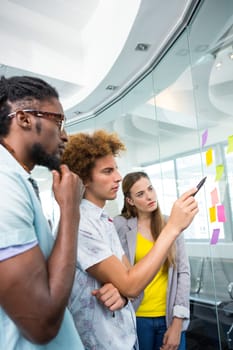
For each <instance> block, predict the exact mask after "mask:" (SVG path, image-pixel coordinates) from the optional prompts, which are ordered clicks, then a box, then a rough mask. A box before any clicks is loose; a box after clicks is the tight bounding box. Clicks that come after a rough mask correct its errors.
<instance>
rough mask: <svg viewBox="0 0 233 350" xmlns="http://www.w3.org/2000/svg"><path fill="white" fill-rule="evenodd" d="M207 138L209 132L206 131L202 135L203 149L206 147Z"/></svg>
mask: <svg viewBox="0 0 233 350" xmlns="http://www.w3.org/2000/svg"><path fill="white" fill-rule="evenodd" d="M207 138H208V130H205V131H204V132H203V134H202V144H201V146H202V147H203V146H205V144H206V141H207Z"/></svg>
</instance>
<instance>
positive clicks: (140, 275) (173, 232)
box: [87, 189, 198, 298]
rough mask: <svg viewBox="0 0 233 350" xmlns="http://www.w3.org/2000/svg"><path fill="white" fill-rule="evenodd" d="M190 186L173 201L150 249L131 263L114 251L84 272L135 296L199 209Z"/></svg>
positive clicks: (156, 270)
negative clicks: (134, 262) (168, 213)
mask: <svg viewBox="0 0 233 350" xmlns="http://www.w3.org/2000/svg"><path fill="white" fill-rule="evenodd" d="M195 190H196V189H192V190H190V191H188V192H186V193H184V194H183V196H181V197H180V198H179V199H177V201H176V202H175V203H174V205H173V208H172V212H171V215H170V217H169V220H168V222H167V224H166V226H165V227H164V229H163V230H162V232H161V234H160V235H159V237H158V239H157V241H156V244H155V245H154V247H153V248H152V249H151V250H150V252H149V253H148V254H147V255H146V256H145V257H144V258H143V259H141V260H140V261H139V262H138V263H137V264H135V265H134V266H133V267H130V265H129V262H128V259H127V258H126V256H124V257H123V261H122V262H123V263H122V262H121V261H120V260H119V259H118V258H117V257H116V256H114V255H112V256H111V257H109V258H107V259H105V260H103V261H101V262H100V263H98V264H95V265H93V266H92V267H90V268H88V270H87V272H88V273H90V274H91V275H92V276H93V277H94V278H96V279H97V280H98V281H100V282H102V283H107V282H110V283H112V284H113V285H114V286H115V287H116V288H117V289H118V290H119V292H120V293H121V294H122V295H124V296H127V297H129V298H134V297H137V295H138V294H139V293H140V292H141V291H142V290H144V288H145V287H146V286H147V285H148V284H149V283H150V282H151V280H152V279H153V278H154V276H155V275H156V273H157V272H158V271H159V269H160V267H161V265H162V264H163V262H164V261H165V259H166V256H167V252H168V250H169V248H170V247H171V245H172V243H173V242H174V240H175V239H176V238H177V236H178V235H179V234H180V233H181V232H182V231H183V230H184V229H185V228H186V227H187V226H188V225H189V224H190V223H191V222H192V220H193V218H194V216H195V215H196V213H197V212H198V207H197V202H196V201H195V199H194V197H193V194H194V193H195Z"/></svg>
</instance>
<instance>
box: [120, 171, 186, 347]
mask: <svg viewBox="0 0 233 350" xmlns="http://www.w3.org/2000/svg"><path fill="white" fill-rule="evenodd" d="M122 190H123V194H124V206H123V209H122V212H121V215H119V216H117V217H115V218H114V224H115V227H116V229H117V232H118V235H119V237H120V240H121V243H122V246H123V248H124V250H125V253H126V255H127V256H128V258H129V260H130V262H131V264H135V263H138V262H139V261H140V260H141V259H143V257H144V256H145V255H146V254H147V253H148V252H149V251H150V250H151V248H152V247H153V246H154V245H155V244H156V240H157V238H158V236H159V235H160V232H161V231H162V229H163V227H164V226H165V224H166V217H164V216H163V215H162V214H161V210H160V208H159V204H158V199H157V195H156V192H155V189H154V188H153V186H152V184H151V181H150V179H149V177H148V175H147V174H146V173H144V172H141V171H140V172H133V173H129V174H127V175H126V176H125V177H124V179H123V181H122ZM189 291H190V271H189V262H188V257H187V255H186V252H185V244H184V238H183V236H182V235H181V236H180V237H178V238H177V240H176V241H175V243H174V244H173V246H172V247H171V249H170V251H169V253H168V256H167V259H166V261H165V262H164V264H163V266H162V267H161V269H160V270H159V272H158V273H157V275H156V276H155V277H154V279H153V280H152V281H151V283H150V284H149V285H148V286H147V287H146V288H145V290H144V293H142V295H140V296H139V297H138V298H136V299H135V300H134V302H133V304H134V308H135V310H136V319H137V334H138V340H139V348H140V350H160V349H163V350H168V349H169V350H175V349H178V350H184V349H185V348H186V347H185V333H184V331H185V330H186V329H187V327H188V323H189Z"/></svg>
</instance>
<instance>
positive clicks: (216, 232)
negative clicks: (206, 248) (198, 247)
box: [210, 228, 220, 244]
mask: <svg viewBox="0 0 233 350" xmlns="http://www.w3.org/2000/svg"><path fill="white" fill-rule="evenodd" d="M219 233H220V228H214V229H213V233H212V237H211V240H210V244H217V243H218V237H219Z"/></svg>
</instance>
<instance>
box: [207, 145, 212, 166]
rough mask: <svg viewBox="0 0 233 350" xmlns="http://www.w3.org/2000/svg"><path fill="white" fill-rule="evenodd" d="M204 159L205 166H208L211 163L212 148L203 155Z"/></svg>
mask: <svg viewBox="0 0 233 350" xmlns="http://www.w3.org/2000/svg"><path fill="white" fill-rule="evenodd" d="M205 157H206V165H207V166H209V165H210V164H212V163H213V150H212V148H210V149H208V151H206V154H205Z"/></svg>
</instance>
